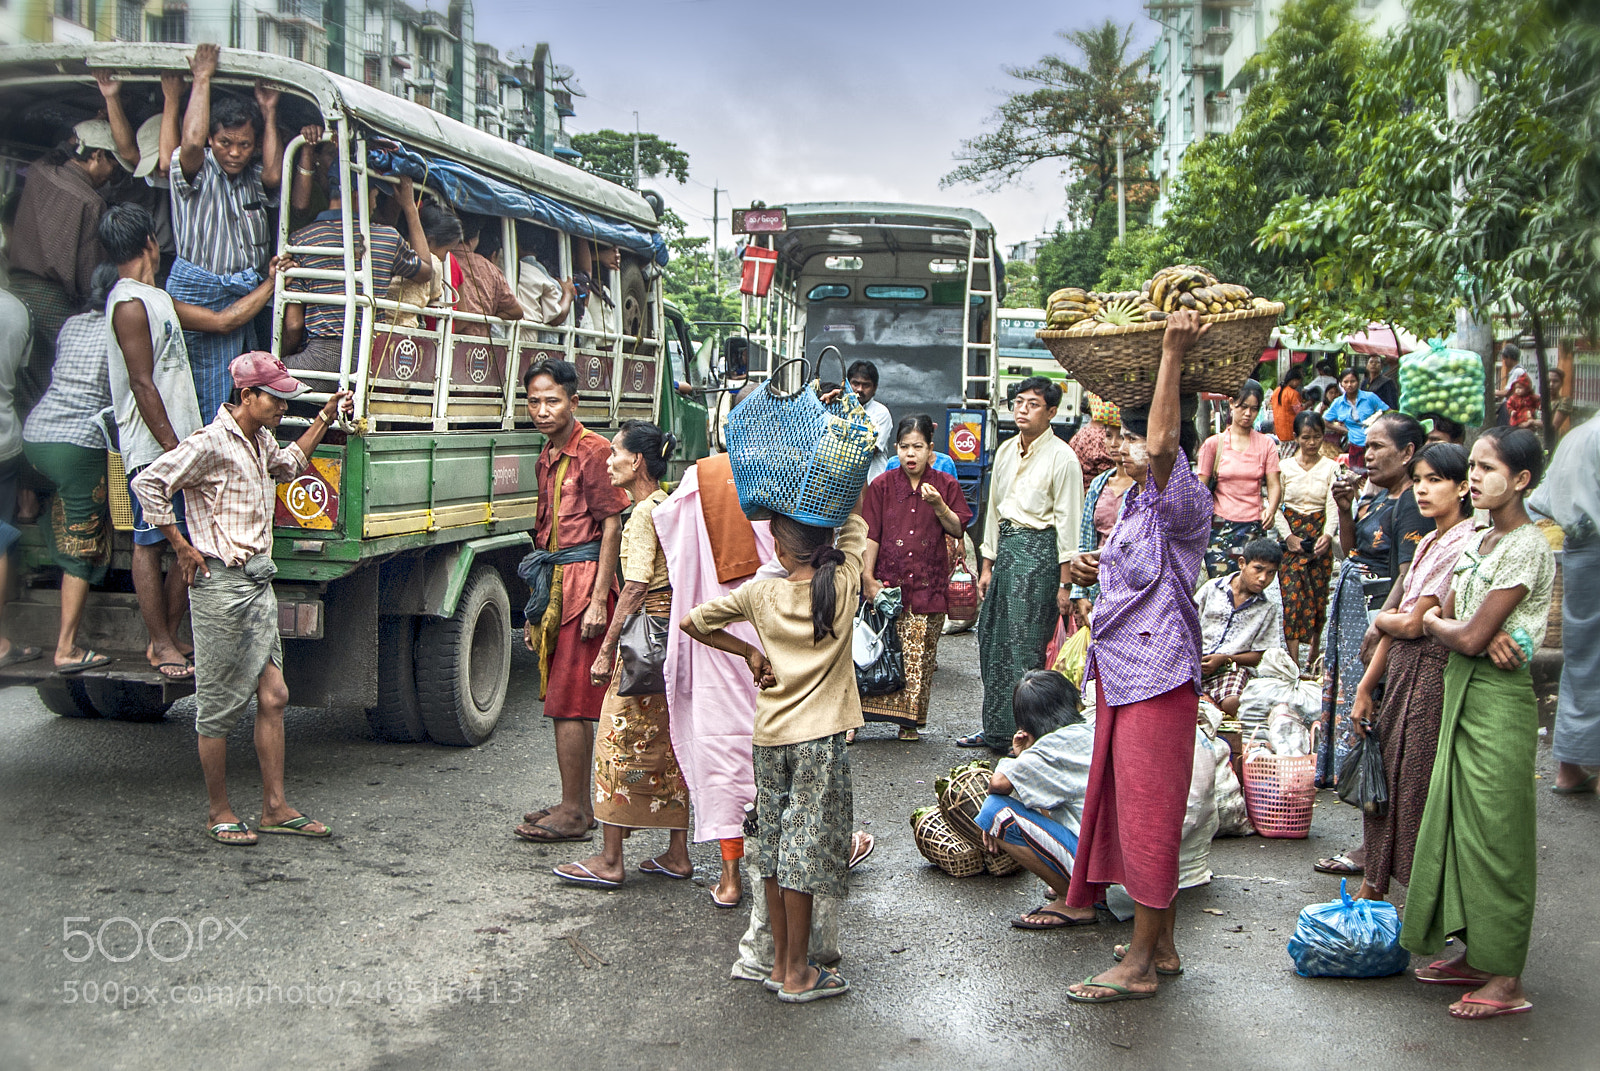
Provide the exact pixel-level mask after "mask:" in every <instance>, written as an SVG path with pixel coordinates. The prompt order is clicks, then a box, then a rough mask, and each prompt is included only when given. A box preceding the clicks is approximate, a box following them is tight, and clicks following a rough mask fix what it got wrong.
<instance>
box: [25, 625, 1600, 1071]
mask: <svg viewBox="0 0 1600 1071" xmlns="http://www.w3.org/2000/svg"><path fill="white" fill-rule="evenodd" d="M941 660H942V662H943V667H942V668H941V670H940V672H939V674H938V676H937V678H936V685H935V686H936V695H935V702H934V712H933V715H932V718H931V724H932V728H931V731H930V732H929V733H928V734H926V735H927V738H926V739H925V740H924V742H922V743H920V744H901V743H898V742H896V741H894V740H893V739H892V735H893V734H892V731H890V730H887V729H885V728H882V727H872V728H869V729H868V730H866V731H865V732H864V733H863V737H862V740H861V741H860V742H859V743H858V744H857V746H856V748H855V749H854V752H853V761H854V763H855V764H856V765H855V770H856V781H855V783H856V814H857V819H858V821H859V822H862V823H864V824H865V825H866V828H868V829H870V830H872V831H873V832H875V833H876V834H877V835H878V838H879V846H878V849H877V852H876V854H875V855H874V856H873V857H872V858H871V859H870V860H869V861H868V862H867V864H866V865H865V866H863V867H862V868H861V869H860V870H858V871H856V874H855V883H854V886H853V889H852V893H851V897H850V899H849V901H848V903H847V906H846V909H845V912H844V916H843V926H842V940H843V947H844V951H845V960H844V963H843V967H844V973H845V974H846V976H847V977H848V978H849V979H850V980H851V982H852V984H853V987H854V991H853V992H852V993H850V994H849V995H847V996H845V997H843V998H842V999H838V1000H833V1001H827V1002H824V1003H822V1004H818V1005H811V1006H798V1007H791V1006H787V1005H782V1004H780V1003H778V1002H777V1000H776V999H775V998H773V997H772V996H771V995H770V994H767V993H765V992H764V991H762V989H761V988H760V987H759V986H756V985H754V984H752V983H748V982H735V981H731V980H729V978H728V967H729V965H730V963H731V962H732V960H733V958H734V952H735V945H736V943H737V941H738V938H739V935H740V933H741V932H742V931H743V928H744V925H745V923H746V921H747V913H746V912H745V911H742V910H741V911H737V912H735V911H719V910H715V909H713V908H712V906H711V904H710V900H709V897H708V895H707V891H706V889H705V887H704V884H703V883H704V881H705V880H706V879H712V880H714V876H715V874H716V870H717V866H718V858H719V857H718V854H717V848H716V845H715V844H714V843H713V844H707V845H698V846H696V847H695V848H694V857H695V862H696V868H697V875H696V880H695V881H694V882H692V883H691V882H673V881H668V880H666V879H662V878H651V877H646V876H644V875H640V874H637V873H635V874H633V875H632V876H631V877H630V879H629V882H628V884H627V886H626V887H625V888H624V889H623V890H620V891H617V892H596V891H590V890H584V889H579V888H574V887H571V886H566V885H562V884H559V883H558V882H557V881H556V880H555V879H553V878H551V877H550V876H549V873H548V871H549V867H550V866H551V865H553V864H555V863H559V862H563V861H565V860H568V859H572V858H579V857H580V854H579V853H578V852H576V851H574V849H575V848H583V847H585V846H575V845H561V846H555V847H551V848H540V847H536V846H533V845H529V844H524V843H522V842H519V841H517V840H515V839H514V838H512V837H511V835H510V830H511V827H512V825H513V824H514V823H515V822H516V821H517V820H518V818H519V816H520V814H521V812H522V811H524V810H526V809H528V808H529V807H530V806H531V805H533V804H535V803H541V802H546V801H549V800H550V799H552V798H553V795H554V792H555V788H556V784H557V779H556V771H555V763H554V758H553V752H552V738H551V734H550V730H549V728H548V725H547V723H546V722H545V721H544V720H543V719H542V718H540V717H539V716H538V711H539V707H538V703H537V699H536V696H537V690H536V687H535V681H534V672H535V671H534V669H533V666H532V663H531V662H530V661H529V659H528V657H527V656H526V655H524V654H522V653H521V652H519V653H518V656H517V661H516V663H515V665H514V668H513V693H512V699H511V701H510V704H509V706H508V709H507V712H506V715H505V717H504V718H503V720H502V721H501V724H500V729H499V731H498V732H497V733H496V735H495V737H494V738H493V739H492V740H491V741H490V742H489V743H488V744H487V745H485V746H483V747H480V748H477V749H472V750H457V749H450V748H441V747H435V746H431V745H394V744H382V743H378V742H376V741H374V740H373V739H372V738H371V737H370V735H369V733H368V731H367V727H366V725H365V722H364V720H363V719H361V718H360V717H359V716H345V715H338V716H336V715H330V714H326V713H324V712H321V711H312V710H305V709H292V710H291V711H290V715H289V722H288V742H289V754H288V768H289V793H290V799H291V801H292V802H293V803H295V804H296V805H297V806H299V807H300V808H301V809H302V810H304V811H305V812H306V813H308V814H312V815H315V816H316V817H319V818H322V819H324V820H326V821H327V822H328V823H329V824H330V825H332V826H333V828H334V830H335V834H336V835H335V836H334V837H333V838H332V839H331V840H327V841H313V840H303V839H296V838H287V837H264V838H262V840H263V843H262V844H261V845H260V846H259V847H256V848H251V849H237V848H223V847H219V846H216V845H213V844H212V843H211V842H209V841H208V840H206V839H205V838H204V836H203V835H202V832H201V827H202V821H203V818H204V807H203V802H204V799H203V790H202V785H201V780H200V771H199V766H198V763H197V760H196V759H195V756H194V742H193V741H194V737H193V732H192V729H191V726H190V724H189V719H190V718H191V717H192V710H193V708H192V706H190V705H189V702H190V701H185V702H184V703H183V704H180V705H179V706H178V707H175V708H174V710H173V712H172V713H171V714H170V715H169V717H168V720H167V721H166V722H165V723H163V724H158V725H137V724H127V723H122V722H116V721H68V720H65V719H60V718H57V717H55V716H53V715H51V714H50V713H48V712H47V711H46V710H45V709H44V708H43V707H42V706H41V705H40V704H39V702H38V701H37V698H36V697H35V696H34V694H33V693H32V692H31V691H26V690H23V689H11V690H8V691H5V692H0V831H3V832H0V836H3V837H4V845H3V851H4V859H5V861H6V866H5V867H4V870H3V871H0V934H3V939H0V1067H4V1068H19V1069H20V1068H130V1069H131V1068H160V1069H170V1068H191V1067H193V1068H201V1067H206V1068H213V1067H216V1068H257V1067H260V1068H281V1067H285V1066H305V1067H315V1068H396V1069H398V1068H418V1069H423V1068H427V1069H433V1068H442V1067H462V1066H473V1067H481V1068H496V1067H507V1068H528V1067H533V1068H542V1067H561V1068H566V1067H581V1068H603V1067H661V1068H696V1069H707V1068H757V1067H760V1068H812V1067H825V1068H833V1067H845V1068H855V1067H914V1068H918V1069H926V1068H946V1067H948V1068H957V1067H959V1068H971V1067H994V1066H1004V1065H1006V1064H1016V1065H1019V1066H1031V1067H1063V1066H1087V1067H1093V1068H1105V1069H1122V1068H1191V1067H1192V1068H1227V1069H1237V1068H1297V1067H1307V1068H1311V1067H1314V1068H1318V1069H1323V1068H1328V1067H1336V1066H1351V1067H1384V1068H1418V1069H1429V1071H1432V1069H1436V1068H1440V1067H1446V1066H1449V1067H1455V1066H1470V1067H1474V1068H1510V1067H1521V1066H1527V1067H1530V1068H1540V1069H1566V1068H1600V1017H1597V1015H1596V1012H1597V1009H1600V984H1597V983H1596V981H1595V979H1596V978H1597V977H1600V937H1597V930H1596V924H1595V923H1596V909H1597V907H1600V896H1597V895H1596V893H1595V889H1596V887H1597V883H1600V837H1597V835H1596V834H1597V831H1600V800H1596V799H1585V800H1571V799H1558V798H1554V797H1551V796H1550V795H1549V793H1548V792H1547V791H1544V787H1545V786H1547V785H1548V784H1549V783H1550V778H1551V776H1552V775H1553V773H1552V772H1553V767H1552V764H1551V761H1550V758H1549V753H1548V750H1547V749H1544V750H1542V752H1541V761H1540V770H1541V773H1542V774H1543V775H1544V780H1542V781H1541V782H1540V787H1541V791H1540V793H1539V841H1540V852H1539V866H1540V889H1539V913H1538V917H1537V919H1536V921H1535V929H1534V937H1533V950H1532V957H1531V961H1530V966H1529V971H1528V975H1527V980H1526V984H1527V987H1528V991H1529V995H1530V997H1531V999H1532V1000H1533V1002H1534V1004H1535V1006H1536V1009H1537V1010H1536V1011H1535V1012H1534V1013H1533V1014H1531V1015H1524V1016H1517V1017H1512V1018H1506V1019H1501V1020H1498V1021H1494V1022H1484V1023H1459V1022H1455V1021H1453V1020H1451V1019H1450V1018H1449V1017H1448V1016H1447V1015H1446V1014H1445V1006H1446V1004H1447V1003H1448V1002H1449V1001H1450V1000H1451V999H1454V995H1455V994H1456V992H1457V991H1454V990H1449V989H1441V988H1439V987H1424V986H1420V985H1418V984H1417V983H1416V982H1415V981H1413V980H1411V979H1410V978H1409V976H1399V977H1395V978H1389V979H1383V980H1377V981H1344V980H1326V979H1321V980H1309V979H1301V978H1298V977H1296V976H1295V975H1294V974H1293V973H1292V970H1291V968H1290V964H1289V959H1288V956H1287V955H1286V953H1285V952H1284V947H1283V946H1284V942H1285V941H1286V940H1287V938H1288V936H1289V934H1290V932H1291V931H1292V929H1293V926H1294V921H1295V914H1296V912H1297V911H1298V910H1299V909H1300V907H1302V906H1304V905H1305V904H1307V903H1311V902H1314V901H1319V900H1327V899H1331V898H1332V897H1333V895H1334V894H1335V893H1336V890H1337V881H1336V880H1332V879H1328V878H1326V877H1323V876H1321V875H1315V874H1313V873H1312V871H1311V869H1310V864H1311V862H1312V860H1314V859H1315V858H1316V857H1318V856H1319V855H1328V854H1332V853H1333V852H1335V851H1338V850H1342V849H1346V848H1349V847H1352V846H1353V845H1354V842H1355V838H1356V836H1357V835H1358V831H1359V824H1358V822H1357V821H1356V818H1357V816H1356V814H1355V812H1353V811H1352V810H1351V809H1349V808H1347V807H1344V806H1342V805H1340V804H1339V803H1338V802H1337V800H1335V799H1334V798H1333V797H1332V796H1331V794H1329V793H1324V794H1323V796H1322V798H1321V800H1320V801H1319V804H1318V808H1317V812H1316V815H1317V816H1316V821H1315V823H1314V825H1313V828H1312V835H1311V838H1310V839H1309V840H1306V841H1298V842H1296V841H1262V840H1259V839H1257V838H1248V839H1242V840H1219V841H1217V842H1215V844H1214V847H1213V852H1212V866H1213V869H1214V870H1215V871H1216V873H1217V875H1218V876H1217V878H1216V880H1215V881H1214V882H1213V883H1212V884H1211V885H1210V886H1209V887H1207V888H1203V889H1197V890H1192V891H1190V892H1186V893H1184V894H1183V895H1182V896H1181V897H1180V899H1179V909H1180V918H1179V931H1178V933H1179V940H1180V948H1181V951H1182V952H1183V953H1184V955H1185V961H1186V963H1187V968H1188V971H1187V974H1186V976H1184V977H1182V978H1180V979H1176V980H1172V981H1170V982H1168V983H1166V984H1164V985H1163V987H1162V991H1161V994H1160V996H1159V997H1158V998H1157V999H1155V1000H1151V1001H1144V1002H1139V1003H1128V1004H1120V1005H1115V1006H1111V1007H1080V1006H1077V1005H1073V1004H1070V1003H1069V1002H1068V1001H1067V1000H1066V998H1065V996H1064V989H1065V987H1066V985H1067V984H1068V983H1070V982H1072V981H1076V980H1078V979H1080V978H1082V977H1084V976H1085V975H1087V974H1090V973H1092V972H1095V971H1097V970H1100V969H1102V968H1103V967H1104V966H1105V965H1107V964H1108V963H1109V962H1110V950H1111V945H1112V943H1113V942H1114V941H1118V940H1125V939H1126V937H1127V935H1128V934H1129V933H1130V931H1131V924H1129V925H1116V924H1109V923H1107V924H1102V925H1100V926H1098V927H1095V928H1093V929H1088V930H1072V931H1067V932H1063V933H1045V934H1039V933H1025V932H1023V931H1019V930H1014V929H1012V928H1011V927H1010V926H1009V925H1008V924H1007V923H1008V920H1009V919H1010V918H1011V917H1013V916H1014V915H1016V914H1018V913H1019V912H1022V911H1025V910H1027V909H1028V908H1030V907H1032V906H1034V905H1035V904H1037V903H1039V902H1040V892H1041V890H1042V886H1041V885H1040V883H1039V882H1037V881H1036V880H1034V879H1033V878H1031V877H1029V876H1027V875H1025V874H1024V875H1017V876H1015V877H1011V878H1005V879H997V878H991V877H986V876H985V877H975V878H968V879H964V880H956V879H952V878H949V877H946V876H945V875H943V874H942V873H940V872H938V871H936V870H933V869H931V868H930V867H928V866H926V865H925V864H924V863H923V861H922V859H921V858H920V856H918V855H917V852H916V849H915V847H914V846H913V845H912V842H911V836H910V830H909V826H908V824H907V816H908V815H909V814H910V812H911V811H912V809H913V808H915V807H916V806H920V805H921V804H923V803H926V802H931V799H932V787H931V786H932V782H933V779H934V778H935V777H936V776H938V774H939V773H940V772H941V771H942V770H943V769H945V768H948V767H949V766H950V765H951V764H952V763H953V762H955V761H957V760H958V759H959V758H965V757H968V756H969V755H970V753H967V752H958V751H956V749H955V748H954V747H952V746H951V743H950V742H951V740H952V739H953V738H954V737H955V736H956V735H958V734H959V733H960V732H964V731H967V730H969V729H970V728H972V725H971V724H970V723H971V722H972V721H974V719H975V715H974V714H973V712H974V711H975V710H976V709H977V704H978V694H979V691H978V676H977V668H976V652H975V643H974V640H973V639H972V637H971V636H970V635H969V636H961V637H953V638H947V639H946V641H945V646H944V648H943V651H942V658H941ZM249 728H250V723H249V721H248V720H247V721H246V722H245V723H244V724H243V725H241V727H240V728H239V730H237V731H236V733H235V735H234V737H233V738H232V739H231V740H230V749H229V762H230V764H231V769H232V772H233V775H234V776H233V782H232V783H233V786H234V802H235V805H236V807H238V808H239V811H240V813H241V814H242V815H245V816H248V817H250V818H251V819H252V820H253V819H254V818H255V816H256V815H257V814H258V813H259V800H258V797H256V796H255V793H257V792H258V791H259V782H258V780H257V777H256V773H255V765H254V756H253V753H252V751H251V748H250V744H249V739H250V738H249V735H248V734H249ZM664 844H665V836H664V834H650V833H644V834H640V835H637V836H635V837H634V838H633V839H631V840H630V841H629V842H628V858H629V864H630V866H633V865H636V864H637V863H638V862H639V861H640V860H641V859H643V858H645V857H646V856H647V855H648V854H653V853H654V852H655V851H657V850H659V848H658V845H661V846H664ZM585 854H586V853H585ZM747 902H748V901H747ZM1102 918H1105V916H1102ZM64 920H67V921H64ZM71 930H77V931H85V932H86V933H87V934H88V935H89V936H82V935H79V934H74V935H72V936H64V935H65V931H71ZM189 935H194V936H193V940H191V939H190V936H189ZM568 935H571V936H573V937H575V938H577V939H578V941H579V942H581V947H580V946H579V945H575V944H574V943H573V942H571V941H569V940H568V939H567V938H568ZM95 938H98V940H97V941H96V940H95ZM136 942H137V944H136ZM583 948H588V949H592V950H593V952H594V953H596V954H597V956H598V957H599V960H600V961H601V962H595V961H592V960H588V958H587V957H586V956H583V955H582V954H581V953H582V949H583ZM75 959H82V960H83V961H82V962H74V960H75ZM113 998H114V999H113Z"/></svg>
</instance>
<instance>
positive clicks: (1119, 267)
mask: <svg viewBox="0 0 1600 1071" xmlns="http://www.w3.org/2000/svg"><path fill="white" fill-rule="evenodd" d="M1179 252H1180V251H1179V249H1178V247H1177V246H1175V245H1173V244H1172V241H1171V239H1169V238H1168V237H1167V234H1166V232H1165V231H1163V230H1161V229H1160V228H1159V227H1150V226H1142V227H1134V228H1131V229H1130V230H1129V231H1128V234H1127V237H1126V238H1121V239H1118V240H1116V241H1114V242H1112V243H1111V245H1110V247H1109V248H1107V249H1106V256H1105V268H1104V269H1103V270H1102V271H1101V273H1100V280H1099V282H1098V283H1097V284H1096V285H1097V288H1098V289H1100V290H1107V291H1112V290H1137V289H1139V288H1140V287H1141V286H1143V285H1144V281H1145V280H1146V279H1149V278H1150V277H1151V276H1153V275H1155V273H1156V272H1158V271H1160V270H1161V269H1162V268H1164V267H1166V266H1167V265H1169V264H1181V263H1182V262H1183V258H1182V257H1181V256H1180V255H1179Z"/></svg>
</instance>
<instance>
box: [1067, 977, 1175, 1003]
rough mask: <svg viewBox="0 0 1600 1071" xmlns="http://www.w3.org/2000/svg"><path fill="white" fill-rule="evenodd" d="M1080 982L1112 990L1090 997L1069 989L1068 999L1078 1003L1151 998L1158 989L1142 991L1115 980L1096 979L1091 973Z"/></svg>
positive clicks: (1080, 983)
mask: <svg viewBox="0 0 1600 1071" xmlns="http://www.w3.org/2000/svg"><path fill="white" fill-rule="evenodd" d="M1078 984H1079V985H1085V986H1091V985H1092V986H1094V987H1095V988H1096V989H1109V990H1111V992H1109V993H1107V994H1106V995H1105V996H1103V997H1090V996H1084V995H1083V994H1081V993H1074V992H1073V991H1072V990H1070V989H1068V990H1067V999H1068V1000H1070V1001H1074V1002H1076V1003H1078V1004H1115V1003H1116V1002H1117V1001H1119V1000H1149V999H1150V998H1151V997H1153V996H1155V995H1156V991H1155V990H1154V989H1152V990H1150V992H1148V993H1141V992H1138V991H1137V990H1133V989H1129V988H1128V987H1127V986H1125V985H1118V984H1117V983H1115V982H1097V981H1095V980H1094V976H1093V975H1090V976H1089V977H1088V978H1085V979H1084V980H1083V981H1081V982H1079V983H1078Z"/></svg>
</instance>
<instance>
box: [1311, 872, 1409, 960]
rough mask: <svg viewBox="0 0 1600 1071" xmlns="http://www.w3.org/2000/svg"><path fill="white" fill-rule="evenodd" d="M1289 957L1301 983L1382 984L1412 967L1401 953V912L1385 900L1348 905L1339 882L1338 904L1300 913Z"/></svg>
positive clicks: (1402, 951)
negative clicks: (1365, 981)
mask: <svg viewBox="0 0 1600 1071" xmlns="http://www.w3.org/2000/svg"><path fill="white" fill-rule="evenodd" d="M1289 957H1290V958H1291V959H1293V960H1294V970H1295V973H1296V974H1298V975H1300V976H1301V977H1302V978H1384V977H1387V976H1388V975H1391V974H1399V973H1400V972H1401V971H1403V970H1405V969H1406V966H1407V965H1408V964H1409V963H1410V962H1411V953H1409V952H1407V951H1406V950H1405V949H1403V948H1401V947H1400V912H1398V911H1396V910H1395V907H1394V905H1393V904H1391V903H1386V902H1385V901H1383V900H1352V899H1351V898H1350V894H1349V893H1348V892H1346V891H1345V883H1344V882H1343V881H1340V882H1339V899H1337V900H1335V901H1333V902H1332V903H1328V904H1312V905H1311V906H1310V907H1307V908H1306V909H1305V910H1303V911H1301V912H1300V921H1299V922H1297V923H1296V924H1295V928H1294V936H1293V937H1291V938H1289Z"/></svg>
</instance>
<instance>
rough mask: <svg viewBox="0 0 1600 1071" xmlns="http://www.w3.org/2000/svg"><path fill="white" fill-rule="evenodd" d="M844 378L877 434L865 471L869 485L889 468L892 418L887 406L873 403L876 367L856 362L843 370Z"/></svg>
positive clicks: (875, 387)
mask: <svg viewBox="0 0 1600 1071" xmlns="http://www.w3.org/2000/svg"><path fill="white" fill-rule="evenodd" d="M844 376H845V378H846V379H848V380H849V381H850V389H851V390H853V391H855V392H856V397H857V398H858V399H860V401H861V406H862V408H864V409H865V410H866V411H867V419H869V420H871V421H872V427H873V429H874V430H875V431H876V432H877V433H878V447H877V449H876V450H874V451H873V453H872V467H871V468H869V469H868V470H867V482H868V483H871V482H872V481H873V480H876V479H877V478H878V477H879V476H882V475H883V474H884V472H885V471H886V470H887V469H888V467H889V443H890V441H891V440H892V439H893V437H894V417H892V416H890V415H889V407H888V406H886V405H884V404H883V403H882V402H877V401H873V396H874V395H875V394H877V393H878V366H877V365H875V364H873V363H872V362H871V361H857V362H855V363H854V364H852V365H851V366H850V367H849V368H847V369H845V373H844Z"/></svg>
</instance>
